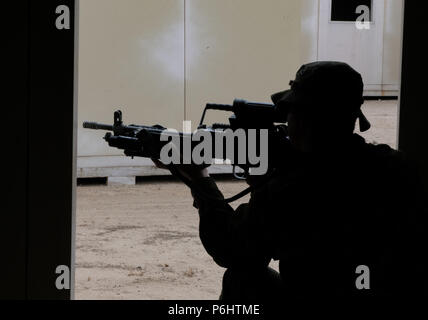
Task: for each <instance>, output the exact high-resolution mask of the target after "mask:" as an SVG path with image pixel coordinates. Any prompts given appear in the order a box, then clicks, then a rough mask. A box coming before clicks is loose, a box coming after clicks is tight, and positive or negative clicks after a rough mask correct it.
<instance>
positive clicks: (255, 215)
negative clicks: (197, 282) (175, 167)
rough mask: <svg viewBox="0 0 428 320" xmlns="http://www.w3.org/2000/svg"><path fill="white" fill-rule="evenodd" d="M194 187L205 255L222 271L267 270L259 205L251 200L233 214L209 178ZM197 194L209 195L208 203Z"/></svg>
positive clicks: (266, 241)
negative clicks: (253, 268)
mask: <svg viewBox="0 0 428 320" xmlns="http://www.w3.org/2000/svg"><path fill="white" fill-rule="evenodd" d="M193 183H194V185H195V190H194V191H192V195H193V197H194V200H195V201H194V206H195V207H196V208H197V209H198V210H199V216H200V225H199V232H200V238H201V241H202V244H203V245H204V247H205V249H206V251H207V252H208V254H210V255H211V256H212V257H213V259H214V260H215V261H216V262H217V264H219V265H220V266H222V267H225V268H230V267H233V266H239V265H241V266H246V267H249V266H252V267H258V266H260V267H266V266H267V265H268V264H269V262H270V260H271V254H270V252H269V243H268V239H267V236H266V234H265V230H264V227H263V220H262V217H263V214H262V213H263V212H261V210H262V208H261V206H260V205H259V203H258V202H257V201H256V200H255V199H254V198H253V197H252V199H251V200H250V202H249V203H248V204H243V205H240V206H239V207H238V208H237V209H236V211H235V210H234V209H233V208H232V207H231V206H230V205H229V204H227V203H226V202H225V201H224V197H223V195H222V193H221V192H220V190H219V189H218V188H217V185H216V183H215V181H214V180H213V179H212V178H210V177H204V178H199V179H195V180H193ZM197 190H200V191H202V192H203V193H205V194H209V195H210V199H207V198H205V197H204V196H203V194H202V193H200V192H198V191H197ZM212 198H215V199H212ZM264 205H266V204H264Z"/></svg>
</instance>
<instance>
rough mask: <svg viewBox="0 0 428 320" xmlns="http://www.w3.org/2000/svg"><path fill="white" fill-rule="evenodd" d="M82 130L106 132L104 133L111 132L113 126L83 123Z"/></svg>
mask: <svg viewBox="0 0 428 320" xmlns="http://www.w3.org/2000/svg"><path fill="white" fill-rule="evenodd" d="M83 128H85V129H93V130H106V131H113V130H114V126H112V125H111V124H103V123H97V122H87V121H86V122H83Z"/></svg>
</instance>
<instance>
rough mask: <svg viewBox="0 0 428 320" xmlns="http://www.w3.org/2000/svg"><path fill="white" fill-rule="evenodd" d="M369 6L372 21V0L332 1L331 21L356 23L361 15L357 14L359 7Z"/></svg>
mask: <svg viewBox="0 0 428 320" xmlns="http://www.w3.org/2000/svg"><path fill="white" fill-rule="evenodd" d="M361 5H362V6H367V7H368V8H369V10H370V21H371V20H372V1H371V0H332V1H331V21H351V22H352V21H356V20H357V18H358V17H359V16H360V13H356V11H357V8H358V7H359V6H361Z"/></svg>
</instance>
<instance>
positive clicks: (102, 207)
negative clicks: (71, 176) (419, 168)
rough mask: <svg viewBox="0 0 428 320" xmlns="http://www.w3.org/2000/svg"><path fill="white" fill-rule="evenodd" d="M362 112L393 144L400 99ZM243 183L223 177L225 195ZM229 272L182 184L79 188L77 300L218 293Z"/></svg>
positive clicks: (370, 136) (376, 136) (374, 132)
mask: <svg viewBox="0 0 428 320" xmlns="http://www.w3.org/2000/svg"><path fill="white" fill-rule="evenodd" d="M364 111H365V114H366V116H367V117H368V118H369V120H370V121H371V122H372V125H373V128H372V129H371V130H370V131H369V132H368V133H366V134H364V137H366V139H367V140H368V141H370V142H373V141H374V142H377V143H387V144H389V145H391V146H392V147H395V144H396V124H397V101H371V102H368V103H366V104H365V106H364ZM143 180H144V179H143ZM245 186H246V185H245V183H243V182H239V181H233V180H230V181H227V180H226V181H224V180H223V181H220V182H219V187H220V189H221V190H223V192H224V194H225V195H226V196H227V195H233V194H235V193H237V192H238V191H240V190H242V189H243V188H245ZM245 201H248V198H244V199H243V200H242V201H241V202H245ZM239 203H240V202H238V203H235V204H234V206H237V205H238V204H239ZM272 266H273V267H274V268H277V264H276V263H273V264H272ZM223 272H224V269H222V268H220V267H219V266H217V265H216V264H215V263H214V262H213V260H212V259H211V257H210V256H209V255H208V254H207V253H206V252H205V251H204V248H203V247H202V244H201V242H200V240H199V236H198V214H197V211H196V209H194V208H193V207H192V199H191V196H190V192H189V190H188V189H187V187H185V186H184V185H182V184H181V183H178V182H175V181H171V180H166V181H165V179H159V180H156V179H147V181H142V182H141V183H139V184H137V185H136V186H103V185H95V186H79V187H78V188H77V222H76V299H217V298H218V296H219V294H220V288H221V278H222V275H223Z"/></svg>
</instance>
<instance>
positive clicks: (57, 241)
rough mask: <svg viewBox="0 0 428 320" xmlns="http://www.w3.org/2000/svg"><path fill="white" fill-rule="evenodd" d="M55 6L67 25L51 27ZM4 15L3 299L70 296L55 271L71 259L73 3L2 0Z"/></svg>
mask: <svg viewBox="0 0 428 320" xmlns="http://www.w3.org/2000/svg"><path fill="white" fill-rule="evenodd" d="M59 5H66V6H68V8H69V9H70V17H71V25H70V26H71V28H70V29H61V30H59V29H58V28H57V26H56V20H57V17H58V16H59V14H57V13H56V8H57V7H58V6H59ZM2 20H3V21H2V22H3V23H5V22H6V29H3V30H7V32H4V33H3V35H4V36H5V40H4V41H5V43H6V49H5V50H3V51H5V52H6V55H7V57H6V59H4V60H3V62H4V63H5V68H3V69H4V70H6V79H7V82H8V83H7V87H6V90H4V91H5V92H4V96H3V99H2V100H3V101H4V102H3V110H6V115H7V116H6V117H3V127H2V128H3V130H2V133H3V139H2V140H3V152H2V158H3V159H4V160H6V166H5V167H3V187H4V190H5V201H2V203H1V213H2V223H1V224H0V228H1V229H0V237H1V238H0V241H1V242H0V243H1V257H2V258H1V259H2V263H1V264H0V268H1V270H0V274H1V276H2V280H1V286H0V298H11V299H24V298H28V299H68V298H70V290H58V289H57V287H56V285H55V280H56V278H57V277H58V275H57V274H56V273H55V270H56V267H57V266H59V265H66V266H69V267H70V266H71V256H72V217H73V212H72V208H73V203H72V192H73V171H72V169H73V104H74V101H73V96H74V80H73V77H74V1H73V0H61V1H59V0H47V1H46V0H45V1H31V0H27V1H7V2H5V3H4V4H2Z"/></svg>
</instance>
